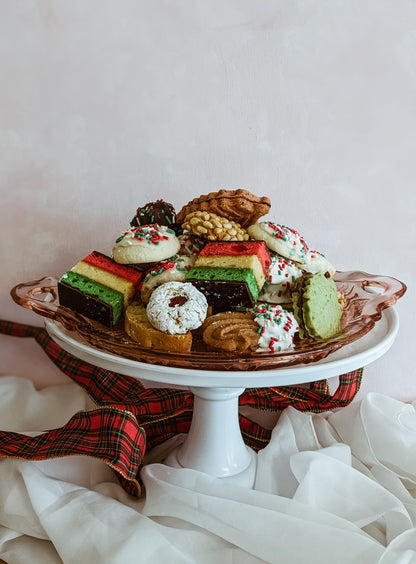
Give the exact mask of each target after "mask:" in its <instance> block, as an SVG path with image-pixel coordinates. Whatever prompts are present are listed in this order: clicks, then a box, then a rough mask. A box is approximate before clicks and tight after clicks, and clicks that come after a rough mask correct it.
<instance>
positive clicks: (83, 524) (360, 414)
mask: <svg viewBox="0 0 416 564" xmlns="http://www.w3.org/2000/svg"><path fill="white" fill-rule="evenodd" d="M89 402H90V400H89V399H88V398H87V396H86V395H85V394H84V392H82V391H81V389H80V388H79V387H78V386H77V385H76V384H73V383H70V384H68V385H65V386H55V387H52V386H51V387H48V388H46V389H44V390H41V391H37V390H35V388H34V387H33V385H32V384H31V382H30V381H29V380H25V379H23V378H15V377H12V376H10V377H1V378H0V428H1V429H2V430H9V431H19V432H29V433H30V434H33V433H34V432H36V433H37V432H41V431H42V430H45V429H50V428H54V427H59V426H61V425H63V424H64V423H65V422H66V421H67V420H68V419H69V417H70V416H71V415H73V414H74V413H75V412H76V411H78V410H80V409H88V408H89V407H90V404H89ZM415 407H416V402H414V404H411V403H403V402H400V401H398V400H395V399H392V398H390V397H386V396H383V395H381V394H374V393H371V394H369V395H367V396H366V397H365V398H364V399H363V400H361V401H360V402H354V403H352V404H351V405H350V406H348V407H346V408H343V409H341V410H338V411H336V412H334V413H324V414H319V415H316V414H305V413H300V412H297V411H296V410H294V409H292V408H288V409H286V410H285V411H284V412H283V413H282V415H281V416H280V418H279V420H278V422H277V424H276V426H275V427H274V429H273V433H272V439H271V441H270V443H269V445H268V446H267V447H266V448H265V449H264V450H262V451H260V453H259V454H258V455H257V462H258V470H257V477H256V483H255V487H254V489H252V490H250V489H245V488H242V487H240V486H235V485H233V484H230V483H229V482H227V481H226V480H220V479H213V478H211V477H209V476H208V475H206V474H203V473H201V472H196V471H193V470H189V469H177V468H170V467H167V466H165V465H164V464H161V463H160V462H157V460H158V457H159V458H161V457H162V456H163V455H164V453H166V452H168V451H169V449H170V448H172V447H173V446H174V444H175V443H177V442H178V440H180V439H181V438H180V437H178V438H175V439H174V440H171V441H170V442H168V443H166V444H165V445H162V446H161V447H158V450H156V451H154V452H153V453H152V455H151V458H149V461H150V462H149V463H148V464H146V465H145V466H144V468H143V470H142V479H143V482H144V485H145V495H144V496H143V498H141V499H135V498H132V497H130V496H129V495H128V494H126V493H125V492H124V490H123V489H122V488H121V486H120V485H119V484H118V482H117V479H116V478H115V476H114V474H113V471H112V470H111V469H110V468H108V467H107V466H106V464H105V463H102V462H100V461H97V460H94V459H92V458H88V457H81V456H77V457H67V458H60V459H55V460H49V461H44V462H28V461H22V460H16V459H3V460H2V461H1V462H0V557H1V558H3V559H4V560H5V561H6V562H8V563H10V564H27V563H28V562H33V563H38V562H39V563H41V564H58V563H61V562H64V563H65V564H66V563H68V564H72V563H74V564H83V563H90V562H102V563H110V564H113V563H114V564H118V563H120V564H125V563H126V562H133V563H135V562H149V563H150V562H151V563H155V562H169V563H172V564H176V563H178V564H182V563H198V564H211V563H214V562H215V563H216V564H218V563H221V564H222V563H224V564H228V563H230V564H231V563H238V564H254V563H259V562H271V563H284V562H291V563H308V564H309V563H310V562H314V563H315V562H319V563H320V564H327V563H328V564H333V563H334V562H336V563H337V564H344V563H352V562H354V563H357V562H359V563H360V564H367V563H368V564H370V563H371V564H373V563H374V564H376V563H377V564H410V563H416V411H415ZM155 460H156V461H155Z"/></svg>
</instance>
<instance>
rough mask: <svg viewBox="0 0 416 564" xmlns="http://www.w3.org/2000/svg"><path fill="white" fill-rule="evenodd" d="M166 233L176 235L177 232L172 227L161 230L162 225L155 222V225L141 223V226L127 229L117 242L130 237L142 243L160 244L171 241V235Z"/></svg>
mask: <svg viewBox="0 0 416 564" xmlns="http://www.w3.org/2000/svg"><path fill="white" fill-rule="evenodd" d="M164 233H169V234H170V235H174V234H175V232H174V231H173V230H172V229H165V230H164V231H162V230H161V228H160V226H159V225H158V224H157V223H155V224H154V225H141V226H140V227H132V228H131V229H129V230H128V231H125V232H124V233H123V234H122V235H120V237H118V239H117V240H116V243H120V241H122V240H123V239H124V238H125V237H127V236H128V237H130V238H131V239H137V241H139V242H141V243H148V244H149V245H159V243H161V242H162V241H169V236H168V235H165V234H164Z"/></svg>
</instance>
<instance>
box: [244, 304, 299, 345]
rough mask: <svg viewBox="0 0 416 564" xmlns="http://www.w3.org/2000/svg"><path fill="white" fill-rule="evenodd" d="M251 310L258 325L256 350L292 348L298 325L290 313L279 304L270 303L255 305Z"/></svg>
mask: <svg viewBox="0 0 416 564" xmlns="http://www.w3.org/2000/svg"><path fill="white" fill-rule="evenodd" d="M251 311H252V313H253V315H254V321H255V322H256V323H257V324H258V326H259V333H260V337H259V342H258V347H257V352H272V353H279V352H282V351H287V350H291V349H293V340H294V338H295V334H296V333H297V332H298V331H299V326H298V323H297V321H296V319H295V317H294V316H293V315H292V314H291V313H289V312H288V311H286V310H285V309H283V308H282V307H281V306H279V305H271V304H261V305H257V306H255V307H254V308H253V309H252V310H251Z"/></svg>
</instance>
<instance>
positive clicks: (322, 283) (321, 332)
mask: <svg viewBox="0 0 416 564" xmlns="http://www.w3.org/2000/svg"><path fill="white" fill-rule="evenodd" d="M292 297H293V313H294V315H295V318H296V320H297V322H298V324H299V335H300V337H301V338H312V339H328V338H329V337H332V336H334V335H336V334H337V333H338V332H339V331H340V319H341V315H342V307H341V304H340V301H339V299H338V291H337V287H336V284H335V282H334V280H333V278H327V277H326V276H325V274H323V273H321V272H320V273H318V274H304V275H303V276H302V278H300V279H299V281H298V283H297V286H296V289H295V290H294V292H293V294H292Z"/></svg>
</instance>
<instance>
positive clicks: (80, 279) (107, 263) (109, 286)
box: [58, 251, 142, 327]
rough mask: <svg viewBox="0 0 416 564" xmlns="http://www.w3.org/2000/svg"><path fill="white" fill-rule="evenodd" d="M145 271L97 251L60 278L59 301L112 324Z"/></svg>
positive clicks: (88, 315)
mask: <svg viewBox="0 0 416 564" xmlns="http://www.w3.org/2000/svg"><path fill="white" fill-rule="evenodd" d="M141 276H142V274H141V273H140V272H137V271H136V270H135V269H134V268H130V267H128V266H125V265H121V264H118V263H116V262H115V261H114V260H112V259H111V258H110V257H107V256H106V255H103V254H102V253H99V252H97V251H93V252H92V253H90V254H89V255H87V256H86V257H85V258H84V259H83V260H81V261H79V262H78V263H77V264H76V265H75V266H74V267H73V268H72V269H71V270H70V271H68V272H66V273H65V274H64V275H63V276H62V277H61V278H60V280H59V281H58V295H59V303H60V305H61V306H63V307H67V308H69V309H71V310H73V311H76V312H77V313H80V314H82V315H84V316H85V317H88V318H89V319H93V320H94V321H98V322H100V323H102V324H103V325H107V326H109V327H111V326H113V325H115V324H116V323H117V322H118V321H119V319H120V318H121V316H122V314H123V312H124V309H125V308H126V307H127V306H128V305H129V303H130V302H131V300H132V299H133V298H134V296H135V294H136V292H137V291H138V287H139V284H140V279H141Z"/></svg>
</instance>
